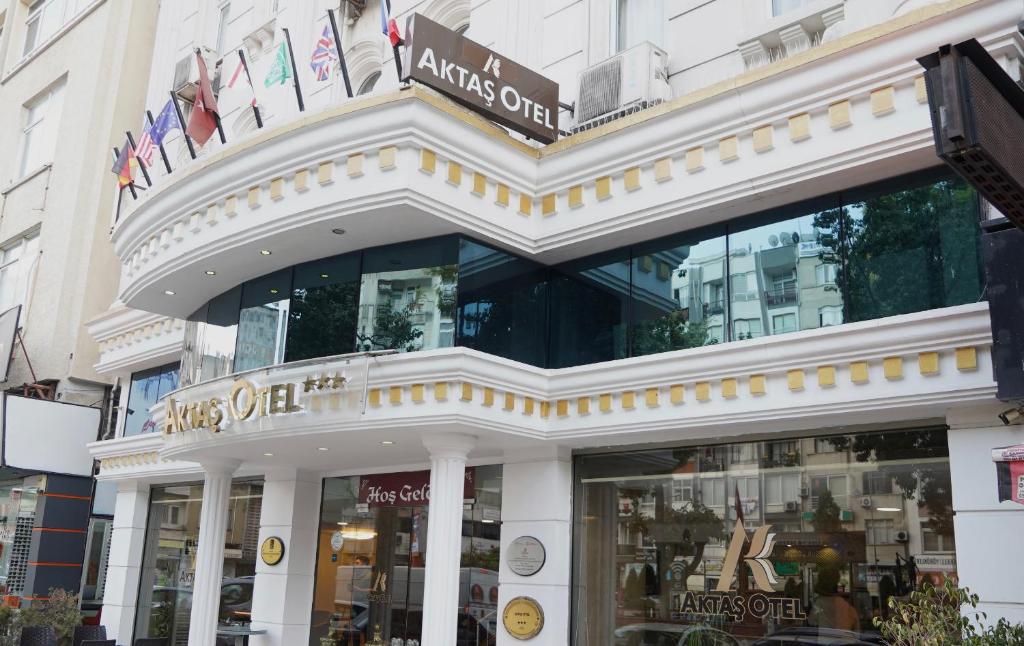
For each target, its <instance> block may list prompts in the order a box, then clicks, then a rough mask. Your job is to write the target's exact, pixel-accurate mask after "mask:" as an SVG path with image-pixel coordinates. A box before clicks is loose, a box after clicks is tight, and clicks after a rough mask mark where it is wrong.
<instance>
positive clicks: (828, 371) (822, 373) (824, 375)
mask: <svg viewBox="0 0 1024 646" xmlns="http://www.w3.org/2000/svg"><path fill="white" fill-rule="evenodd" d="M818 385H819V386H820V387H822V388H831V387H832V386H835V385H836V367H835V366H818Z"/></svg>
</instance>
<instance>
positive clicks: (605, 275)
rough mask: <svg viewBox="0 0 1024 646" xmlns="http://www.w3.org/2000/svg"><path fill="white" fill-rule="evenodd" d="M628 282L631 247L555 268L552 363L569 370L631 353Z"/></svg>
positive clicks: (552, 277)
mask: <svg viewBox="0 0 1024 646" xmlns="http://www.w3.org/2000/svg"><path fill="white" fill-rule="evenodd" d="M629 282H630V256H629V252H628V251H627V250H622V251H615V252H611V253H605V254H600V255H598V256H591V257H589V258H585V259H583V260H579V261H573V262H569V263H564V264H562V265H559V266H557V267H554V268H552V271H551V273H550V283H549V289H550V299H549V305H548V307H549V310H550V325H551V327H550V330H549V335H548V367H550V368H566V367H569V366H579V365H584V364H588V363H597V362H599V361H611V360H612V359H622V358H624V357H626V356H627V348H626V326H627V323H628V320H629V292H630V285H629Z"/></svg>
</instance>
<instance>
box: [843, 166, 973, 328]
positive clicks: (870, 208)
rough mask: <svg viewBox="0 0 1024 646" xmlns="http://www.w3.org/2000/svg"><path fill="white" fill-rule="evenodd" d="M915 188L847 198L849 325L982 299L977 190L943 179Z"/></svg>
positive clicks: (921, 181)
mask: <svg viewBox="0 0 1024 646" xmlns="http://www.w3.org/2000/svg"><path fill="white" fill-rule="evenodd" d="M916 183H917V184H918V185H917V186H916V187H913V188H907V189H903V190H896V191H893V190H892V189H891V188H887V187H885V186H876V187H872V188H871V189H870V191H869V192H867V191H866V192H864V193H863V194H862V195H860V196H856V195H851V196H850V197H851V198H852V199H850V198H847V199H846V201H847V204H846V206H844V207H843V209H842V225H843V227H844V229H845V234H844V235H845V243H844V245H843V247H844V253H845V256H846V269H845V270H844V271H845V273H846V280H845V300H846V301H847V305H848V308H849V316H848V317H847V320H848V321H865V320H869V319H876V318H881V317H884V316H893V315H896V314H906V313H908V312H920V311H924V310H928V309H933V308H939V307H948V306H951V305H961V304H963V303H973V302H975V301H977V300H978V298H979V297H980V295H981V274H980V271H979V261H978V258H979V256H978V244H979V242H978V241H979V236H980V228H979V227H978V207H977V196H976V194H975V192H974V190H973V189H972V188H971V187H970V186H968V185H967V183H966V182H964V181H963V180H961V179H958V178H954V177H951V176H948V175H945V174H944V178H942V179H939V180H938V181H936V180H935V178H934V173H931V174H929V175H927V176H926V177H925V178H924V179H918V180H916ZM840 282H843V281H840Z"/></svg>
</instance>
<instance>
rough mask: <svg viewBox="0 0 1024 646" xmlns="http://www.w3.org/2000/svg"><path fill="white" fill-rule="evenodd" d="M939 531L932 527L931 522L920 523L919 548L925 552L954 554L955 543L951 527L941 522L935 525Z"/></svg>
mask: <svg viewBox="0 0 1024 646" xmlns="http://www.w3.org/2000/svg"><path fill="white" fill-rule="evenodd" d="M935 524H936V525H937V526H938V527H939V529H938V530H936V529H935V528H933V527H932V523H931V522H924V523H921V548H922V550H923V551H925V552H955V551H956V541H955V540H954V533H953V528H952V526H948V525H945V524H944V523H942V522H939V523H935Z"/></svg>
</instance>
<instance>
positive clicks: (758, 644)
mask: <svg viewBox="0 0 1024 646" xmlns="http://www.w3.org/2000/svg"><path fill="white" fill-rule="evenodd" d="M879 644H882V645H884V644H885V642H884V641H882V636H881V635H880V634H879V633H877V632H854V631H852V630H840V629H839V628H818V627H815V626H802V627H796V628H783V629H782V630H779V631H776V632H774V633H772V634H771V635H768V636H767V637H764V638H763V639H759V640H757V641H755V642H754V643H753V644H751V646H790V645H793V646H797V645H799V646H872V645H874V646H877V645H879Z"/></svg>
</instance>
